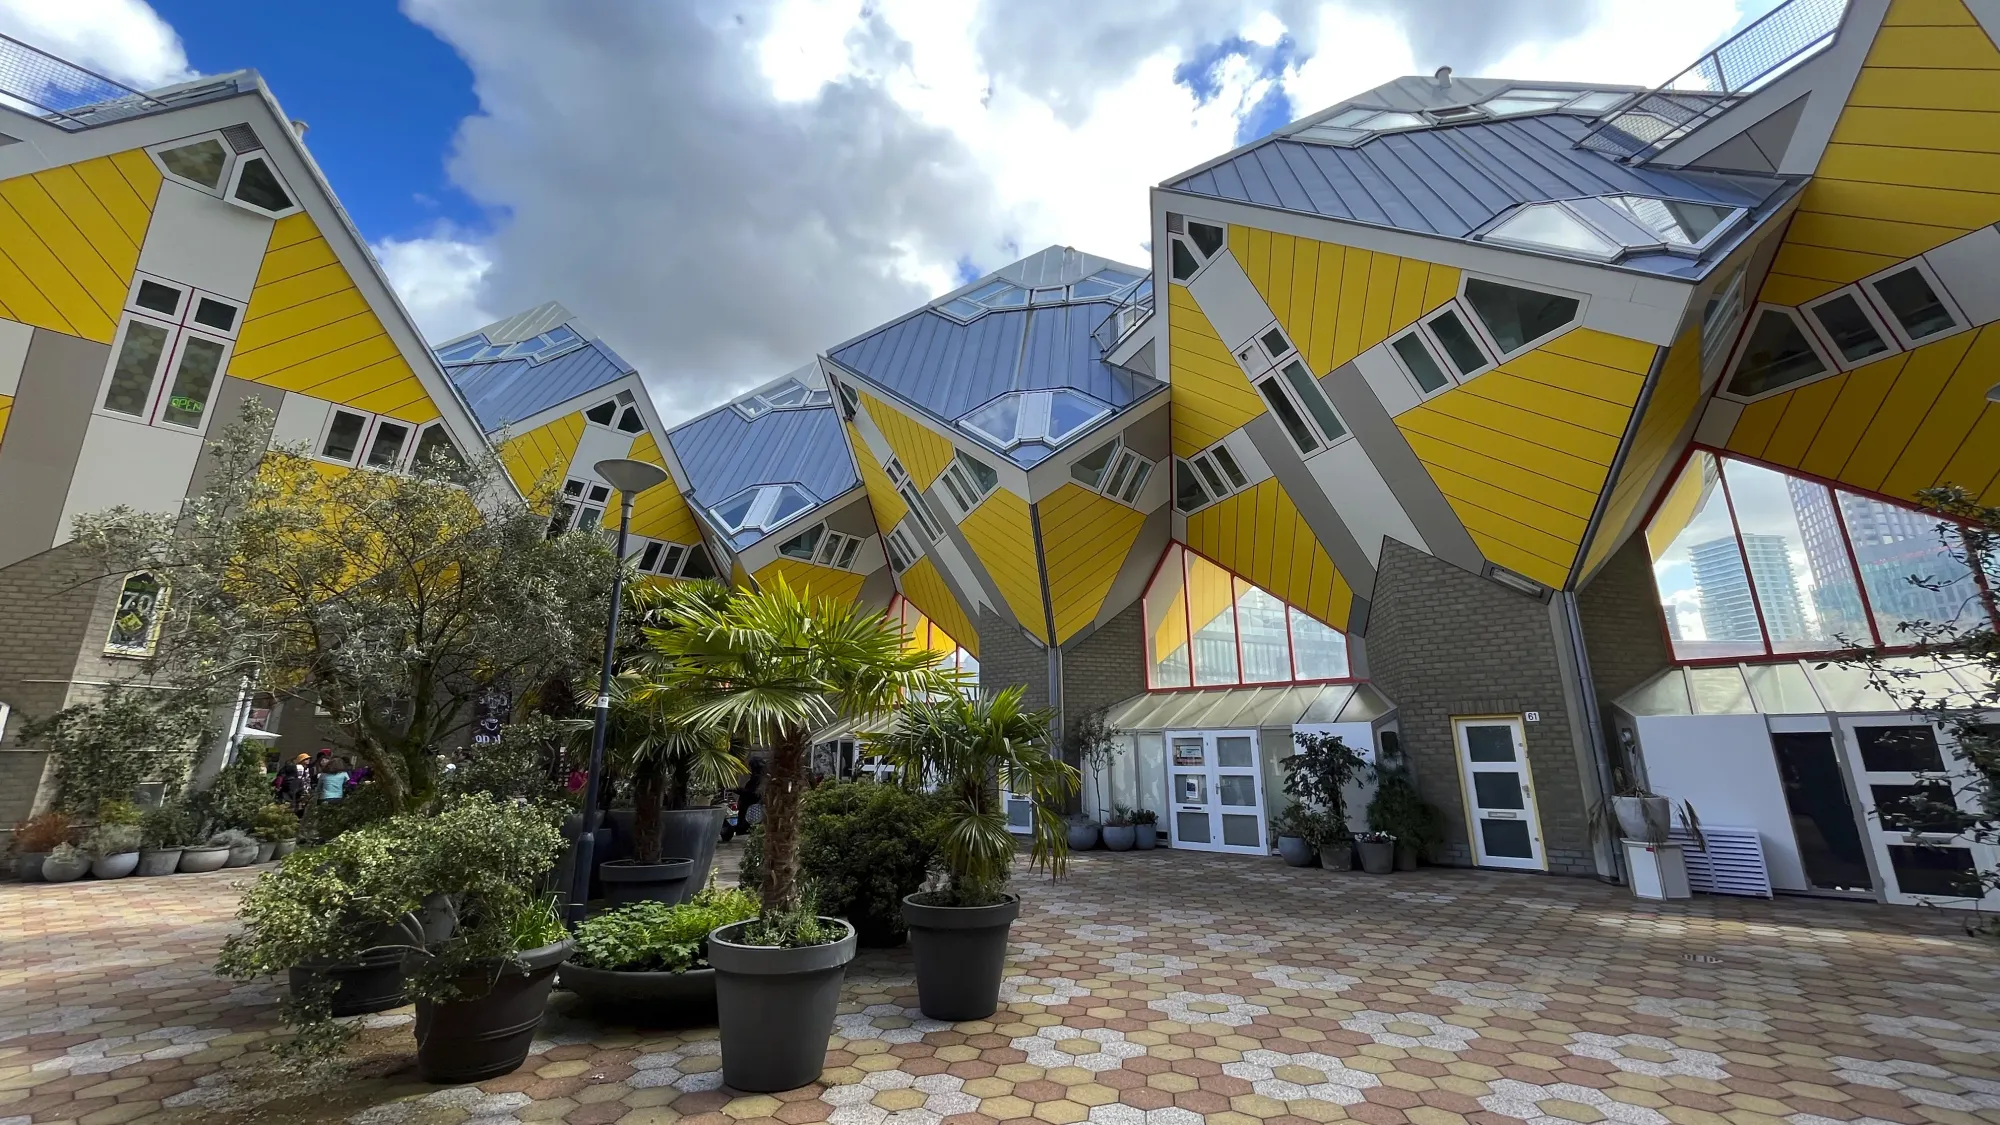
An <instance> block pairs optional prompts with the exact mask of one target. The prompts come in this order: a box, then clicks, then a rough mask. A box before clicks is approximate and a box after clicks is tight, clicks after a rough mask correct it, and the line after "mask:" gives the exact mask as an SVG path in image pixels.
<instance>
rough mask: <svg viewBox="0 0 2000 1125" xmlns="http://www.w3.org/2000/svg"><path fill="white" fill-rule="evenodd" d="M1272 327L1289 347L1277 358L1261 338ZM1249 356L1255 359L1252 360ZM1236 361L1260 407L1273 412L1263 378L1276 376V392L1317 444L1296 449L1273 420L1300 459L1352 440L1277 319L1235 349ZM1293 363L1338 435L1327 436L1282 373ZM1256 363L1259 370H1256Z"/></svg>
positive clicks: (1282, 426) (1344, 421) (1351, 433)
mask: <svg viewBox="0 0 2000 1125" xmlns="http://www.w3.org/2000/svg"><path fill="white" fill-rule="evenodd" d="M1274 329H1275V330H1277V332H1278V333H1279V334H1280V335H1282V336H1284V337H1285V341H1286V343H1288V344H1291V348H1290V349H1289V350H1288V351H1286V352H1285V353H1284V354H1283V355H1281V356H1279V357H1278V358H1276V359H1271V358H1270V348H1269V347H1268V346H1267V345H1266V344H1265V343H1264V337H1265V336H1266V335H1268V334H1269V333H1270V332H1271V331H1272V330H1274ZM1252 356H1255V357H1256V358H1255V359H1254V360H1253V359H1252V358H1251V357H1252ZM1236 361H1237V363H1238V364H1240V365H1241V366H1242V368H1243V372H1244V374H1245V375H1247V376H1248V377H1249V379H1250V388H1251V389H1252V390H1254V391H1256V392H1257V397H1258V399H1259V400H1262V401H1263V402H1264V408H1265V409H1266V410H1267V411H1271V412H1272V413H1275V412H1276V407H1275V406H1273V404H1272V403H1271V402H1270V401H1269V400H1268V399H1267V398H1266V396H1265V393H1264V385H1263V384H1264V380H1265V379H1267V378H1268V379H1276V380H1277V384H1278V393H1280V394H1282V395H1284V396H1285V398H1286V399H1287V400H1288V401H1289V402H1290V403H1291V406H1292V409H1293V410H1295V411H1297V412H1298V415H1299V417H1300V418H1302V419H1304V420H1305V424H1306V428H1307V429H1308V430H1310V431H1311V432H1312V435H1313V436H1314V437H1315V438H1317V439H1318V441H1319V446H1318V447H1317V448H1315V449H1311V450H1305V449H1299V448H1298V441H1297V439H1296V438H1294V437H1293V435H1292V433H1291V431H1290V430H1289V429H1286V427H1285V424H1284V422H1283V421H1282V420H1281V419H1273V420H1274V421H1277V422H1278V428H1279V429H1281V430H1285V440H1287V441H1289V442H1291V443H1292V448H1293V449H1294V451H1296V452H1297V453H1298V455H1299V456H1300V457H1301V458H1312V457H1317V456H1319V455H1320V454H1322V453H1325V452H1326V451H1327V450H1329V449H1332V448H1333V447H1334V446H1336V445H1340V444H1341V443H1343V442H1347V441H1352V440H1353V439H1354V427H1353V426H1350V425H1348V423H1347V419H1346V418H1343V417H1341V415H1340V410H1339V409H1338V408H1337V407H1335V406H1334V405H1333V400H1332V399H1330V398H1328V397H1327V396H1326V388H1325V387H1322V386H1320V383H1319V377H1318V376H1317V375H1314V374H1313V370H1312V367H1311V365H1310V364H1307V363H1306V357H1305V355H1304V354H1303V353H1301V352H1300V351H1299V349H1298V344H1297V343H1296V342H1295V341H1293V340H1292V338H1291V334H1290V333H1288V332H1285V330H1284V326H1283V325H1281V324H1279V323H1278V322H1277V321H1275V320H1274V321H1272V322H1271V323H1269V324H1268V325H1266V326H1264V327H1263V328H1262V329H1259V330H1258V332H1257V334H1256V336H1255V337H1254V338H1253V339H1252V340H1251V341H1250V342H1249V343H1246V344H1244V345H1243V346H1242V347H1239V348H1237V349H1236ZM1294 362H1297V363H1298V364H1299V365H1300V366H1301V367H1303V368H1305V373H1306V381H1307V382H1309V383H1311V384H1312V388H1313V391H1314V393H1316V394H1318V395H1319V397H1320V401H1321V402H1323V403H1325V404H1326V409H1327V413H1329V414H1331V415H1333V418H1334V421H1336V422H1338V423H1339V424H1340V427H1341V433H1340V435H1339V436H1338V437H1329V436H1328V435H1327V433H1326V428H1325V427H1324V426H1322V425H1321V424H1320V421H1319V418H1318V417H1317V415H1316V414H1315V412H1314V411H1313V410H1312V408H1311V407H1309V406H1308V405H1307V404H1306V403H1305V402H1304V401H1303V400H1301V399H1300V397H1299V395H1300V393H1301V392H1300V391H1299V389H1298V388H1297V387H1295V386H1293V385H1292V381H1291V379H1290V377H1289V376H1287V375H1286V373H1285V368H1286V367H1288V366H1290V365H1291V364H1292V363H1294ZM1260 366H1261V368H1262V369H1261V370H1259V368H1260Z"/></svg>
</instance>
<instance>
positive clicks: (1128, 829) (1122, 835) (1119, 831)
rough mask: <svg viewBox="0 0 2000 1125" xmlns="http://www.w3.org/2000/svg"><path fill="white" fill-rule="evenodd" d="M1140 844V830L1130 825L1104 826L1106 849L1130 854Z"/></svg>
mask: <svg viewBox="0 0 2000 1125" xmlns="http://www.w3.org/2000/svg"><path fill="white" fill-rule="evenodd" d="M1138 842H1139V830H1138V829H1137V828H1135V827H1133V826H1132V825H1130V824H1107V825H1105V826H1104V849H1105V850H1106V851H1112V852H1129V851H1131V850H1132V848H1133V845H1135V844H1137V843H1138Z"/></svg>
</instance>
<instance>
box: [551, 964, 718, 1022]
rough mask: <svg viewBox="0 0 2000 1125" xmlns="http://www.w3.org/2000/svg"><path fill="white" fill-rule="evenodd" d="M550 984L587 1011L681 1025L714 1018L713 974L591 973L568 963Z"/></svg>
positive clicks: (707, 971) (698, 971) (708, 971)
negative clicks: (584, 1006)
mask: <svg viewBox="0 0 2000 1125" xmlns="http://www.w3.org/2000/svg"><path fill="white" fill-rule="evenodd" d="M556 984H557V985H558V986H560V987H562V988H566V989H568V990H569V991H571V992H574V993H576V995H577V998H578V999H580V1000H582V1001H583V1002H584V1003H585V1004H587V1005H589V1006H590V1007H591V1008H592V1009H594V1010H598V1011H604V1012H612V1013H621V1014H622V1013H631V1014H633V1015H641V1016H643V1019H644V1021H645V1022H646V1023H648V1024H651V1023H667V1024H673V1025H676V1026H685V1025H688V1024H696V1023H709V1022H712V1021H713V1020H714V1019H715V970H714V969H690V970H688V971H687V972H684V973H663V972H627V971H623V970H619V969H593V968H590V967H588V966H586V965H578V964H576V963H575V962H569V963H566V964H564V965H563V967H562V970H561V971H560V972H558V973H557V974H556Z"/></svg>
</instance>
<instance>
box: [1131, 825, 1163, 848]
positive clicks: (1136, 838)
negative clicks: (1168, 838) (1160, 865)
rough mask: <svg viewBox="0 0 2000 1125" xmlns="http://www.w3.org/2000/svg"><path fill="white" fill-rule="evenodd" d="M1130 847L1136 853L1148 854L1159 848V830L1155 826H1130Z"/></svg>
mask: <svg viewBox="0 0 2000 1125" xmlns="http://www.w3.org/2000/svg"><path fill="white" fill-rule="evenodd" d="M1132 831H1133V836H1132V847H1133V849H1134V850H1136V851H1142V852H1150V851H1152V850H1153V849H1154V848H1156V847H1159V846H1160V830H1159V828H1158V827H1157V826H1156V825H1151V824H1135V825H1133V826H1132Z"/></svg>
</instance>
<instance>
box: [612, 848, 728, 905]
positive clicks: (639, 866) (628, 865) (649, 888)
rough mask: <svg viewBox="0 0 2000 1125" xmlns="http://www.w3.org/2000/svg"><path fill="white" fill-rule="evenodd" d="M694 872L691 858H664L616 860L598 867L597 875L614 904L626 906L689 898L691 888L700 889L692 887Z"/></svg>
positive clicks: (672, 902)
mask: <svg viewBox="0 0 2000 1125" xmlns="http://www.w3.org/2000/svg"><path fill="white" fill-rule="evenodd" d="M711 851H712V849H711ZM693 873H694V861H693V860H691V859H663V860H661V861H660V862H658V863H639V862H637V861H635V860H629V859H616V860H612V861H611V862H610V863H601V864H598V866H597V878H598V881H599V882H601V883H602V884H603V885H604V897H605V899H606V900H607V901H609V902H610V903H611V904H612V905H614V906H623V905H625V904H626V903H628V902H664V903H667V904H668V905H672V904H674V903H676V902H679V901H681V900H682V899H684V898H686V897H687V896H688V893H689V891H690V890H694V889H698V888H691V887H689V886H688V883H689V877H690V876H691V875H693Z"/></svg>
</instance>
